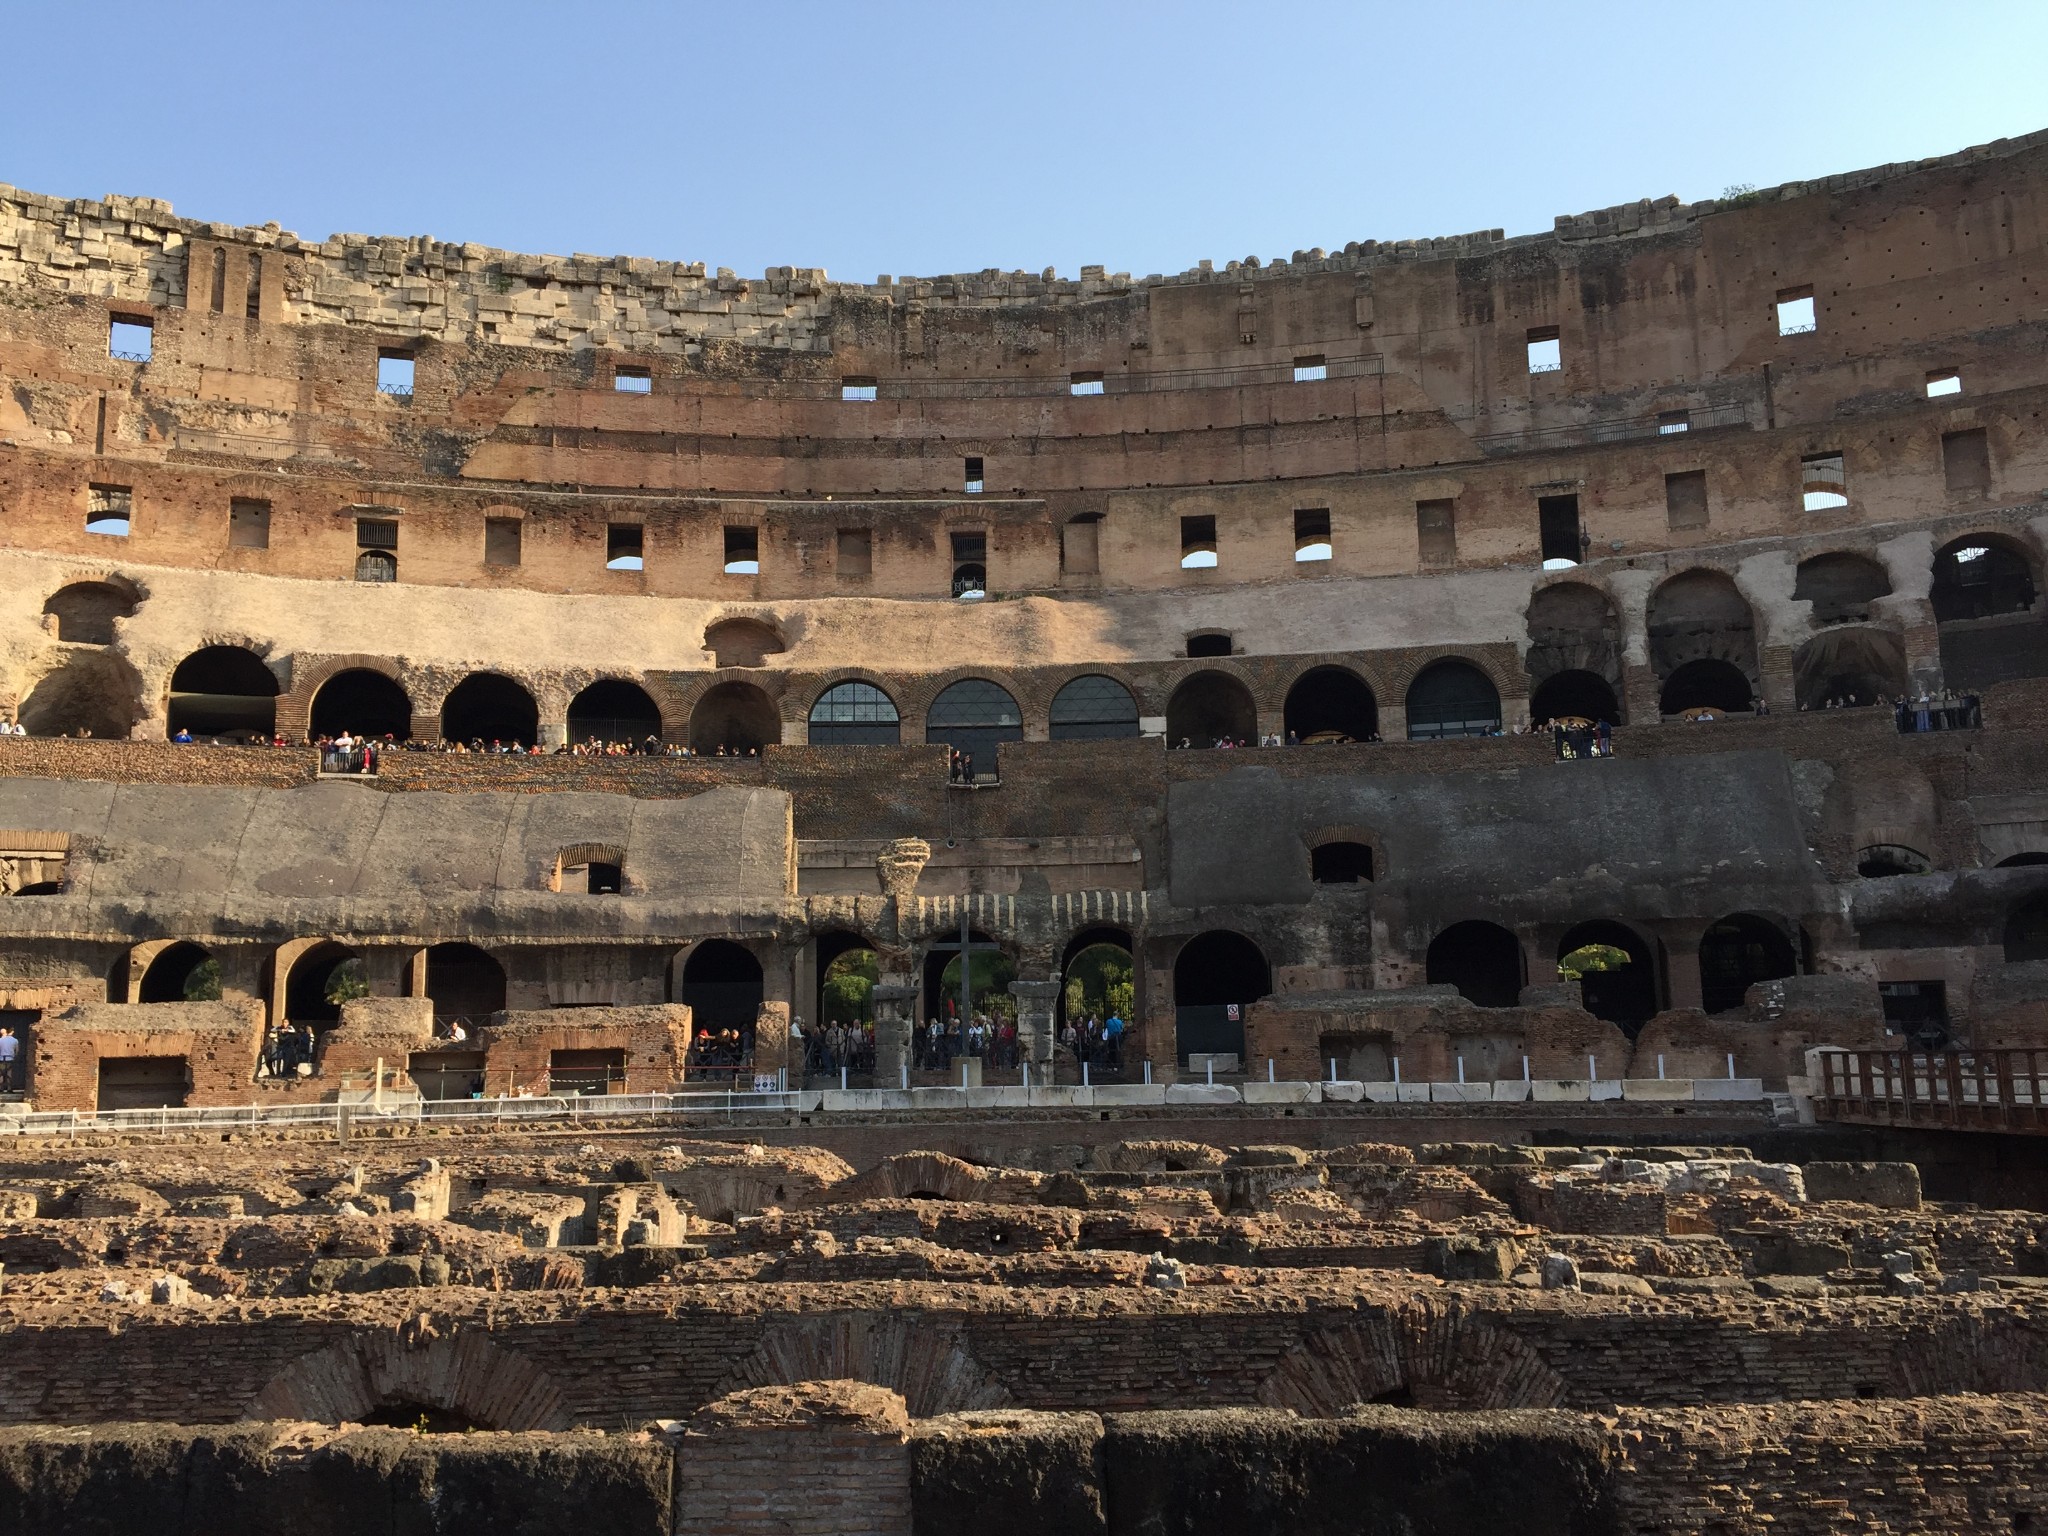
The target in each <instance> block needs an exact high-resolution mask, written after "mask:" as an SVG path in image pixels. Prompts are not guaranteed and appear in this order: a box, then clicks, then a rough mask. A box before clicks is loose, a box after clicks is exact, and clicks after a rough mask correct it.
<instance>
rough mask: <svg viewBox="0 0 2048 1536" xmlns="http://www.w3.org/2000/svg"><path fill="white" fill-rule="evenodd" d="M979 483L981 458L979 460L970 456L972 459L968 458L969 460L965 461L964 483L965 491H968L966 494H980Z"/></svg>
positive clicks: (980, 482)
mask: <svg viewBox="0 0 2048 1536" xmlns="http://www.w3.org/2000/svg"><path fill="white" fill-rule="evenodd" d="M981 484H982V467H981V460H980V459H979V458H972V459H969V460H968V461H967V483H966V490H967V493H968V495H970V496H978V495H980V494H981Z"/></svg>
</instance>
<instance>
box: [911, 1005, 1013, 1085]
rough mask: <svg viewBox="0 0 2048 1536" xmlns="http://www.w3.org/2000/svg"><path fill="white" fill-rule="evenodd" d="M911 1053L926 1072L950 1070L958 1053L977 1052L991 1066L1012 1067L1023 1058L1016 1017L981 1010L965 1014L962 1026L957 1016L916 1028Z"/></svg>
mask: <svg viewBox="0 0 2048 1536" xmlns="http://www.w3.org/2000/svg"><path fill="white" fill-rule="evenodd" d="M914 1054H915V1055H916V1058H917V1065H918V1067H919V1069H920V1070H922V1071H926V1072H945V1071H949V1070H951V1068H952V1065H953V1062H954V1060H955V1059H956V1058H957V1057H961V1056H979V1057H980V1058H981V1059H982V1061H983V1062H985V1063H986V1064H987V1065H989V1066H991V1067H1015V1066H1017V1065H1018V1064H1019V1063H1020V1062H1021V1061H1022V1060H1023V1058H1022V1057H1021V1056H1020V1055H1019V1054H1018V1050H1017V1021H1016V1020H1015V1019H1010V1018H996V1017H991V1016H990V1015H988V1014H986V1013H980V1012H976V1013H972V1014H970V1015H968V1018H967V1022H966V1024H965V1025H964V1026H963V1025H962V1024H961V1022H960V1020H959V1019H958V1018H957V1017H952V1018H945V1019H932V1020H930V1021H929V1022H928V1023H927V1024H926V1025H925V1026H924V1028H923V1029H921V1030H919V1031H918V1032H917V1041H916V1046H915V1052H914Z"/></svg>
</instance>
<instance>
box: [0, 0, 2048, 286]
mask: <svg viewBox="0 0 2048 1536" xmlns="http://www.w3.org/2000/svg"><path fill="white" fill-rule="evenodd" d="M5 41H6V46H7V51H8V54H9V56H10V57H9V67H8V70H7V83H6V85H5V87H4V88H0V181H5V182H11V183H13V184H15V185H18V186H23V187H28V188H31V189H33V190H35V191H39V192H48V193H53V194H56V195H59V196H67V197H68V196H84V197H99V196H102V195H104V194H106V193H109V192H122V193H135V194H144V195H149V196H155V197H162V198H168V199H169V200H170V201H171V202H172V203H174V204H175V205H176V207H177V210H178V211H179V212H180V213H182V214H185V215H187V216H190V217H195V218H203V219H217V220H223V221H227V222H232V223H246V224H257V223H262V222H265V221H267V220H272V219H275V220H276V221H278V222H279V223H281V224H282V225H284V226H285V228H287V229H291V230H296V231H297V232H298V233H299V234H301V235H303V236H306V237H308V238H315V239H317V238H320V237H323V236H325V235H327V234H329V233H331V232H334V231H339V230H349V231H358V232H362V233H369V234H385V235H411V234H428V235H433V236H436V237H438V238H441V239H446V240H474V241H478V242H481V243H484V244H489V245H498V246H505V247H509V248H512V249H515V250H523V251H536V252H554V253H568V252H572V251H588V252H594V253H596V254H599V255H605V256H609V255H614V254H618V253H621V252H625V253H630V254H633V255H642V256H655V257H662V258H667V259H675V260H685V261H705V262H708V263H710V264H711V265H712V266H714V267H717V266H727V267H731V268H733V269H735V270H736V271H738V272H740V273H741V274H743V275H751V274H756V273H759V272H760V271H761V270H762V268H763V267H764V266H769V265H785V264H792V265H800V266H823V267H825V268H827V269H828V270H829V271H830V272H831V274H832V275H833V276H834V277H837V278H842V279H847V280H857V281H866V280H869V279H872V278H873V277H874V275H875V274H876V273H877V272H892V273H896V274H899V275H900V274H913V273H937V272H955V271H973V270H978V269H980V268H983V267H1003V268H1015V267H1021V268H1026V269H1030V270H1034V271H1035V270H1037V269H1039V268H1042V267H1046V266H1054V267H1057V268H1058V269H1059V271H1060V272H1061V273H1062V274H1065V275H1069V276H1071V275H1073V274H1074V273H1075V272H1076V271H1077V270H1078V268H1079V267H1080V266H1081V264H1082V263H1084V262H1101V263H1103V264H1105V265H1106V266H1108V267H1109V268H1110V270H1112V271H1117V270H1126V271H1130V272H1132V273H1135V274H1137V275H1139V276H1143V275H1144V274H1146V273H1148V272H1177V271H1180V270H1182V269H1184V268H1187V267H1191V266H1193V265H1194V264H1195V263H1196V261H1197V260H1199V259H1201V258H1203V257H1209V258H1212V259H1214V260H1215V261H1216V262H1217V263H1218V264H1219V265H1220V264H1222V263H1223V262H1225V261H1228V260H1231V259H1233V258H1237V257H1243V256H1249V255H1257V256H1259V257H1261V258H1266V259H1270V258H1271V257H1273V256H1276V255H1277V256H1285V255H1287V254H1289V253H1290V252H1292V251H1294V250H1295V249H1297V248H1307V247H1309V246H1315V245H1321V246H1325V247H1329V248H1333V249H1334V248H1338V247H1341V246H1342V245H1343V244H1344V243H1345V242H1346V241H1347V240H1362V239H1383V240H1385V239H1400V238H1405V237H1411V236H1427V235H1442V234H1457V233H1462V232H1464V231H1467V230H1474V229H1488V228H1494V227H1500V228H1505V229H1506V230H1507V231H1508V232H1509V233H1511V234H1516V233H1528V232H1531V231H1536V230H1543V229H1548V228H1549V227H1550V224H1551V220H1552V218H1553V217H1554V216H1555V215H1557V214H1560V213H1576V212H1581V211H1584V210H1586V209H1589V208H1597V207H1604V206H1607V205H1608V204H1611V203H1618V202H1625V201H1629V200H1632V199H1634V198H1638V197H1658V196H1662V195H1664V194H1665V193H1676V194H1677V195H1678V196H1680V197H1682V198H1687V199H1691V198H1698V197H1708V196H1715V195H1718V194H1719V193H1720V192H1721V191H1722V189H1723V188H1725V187H1726V186H1728V185H1730V184H1731V183H1752V184H1755V185H1758V186H1768V185H1771V184H1773V183H1776V182H1780V181H1787V180H1793V179H1798V178H1804V177H1811V176H1819V175H1825V174H1827V173H1829V172H1833V171H1843V170H1851V169H1855V168H1858V167H1862V166H1867V165H1877V164H1882V163H1884V162H1886V161H1892V160H1907V159H1914V158H1918V157H1922V156H1927V155H1938V154H1946V153H1948V152H1949V151H1952V150H1956V149H1960V148H1962V147H1963V146H1965V145H1968V144H1975V143H1981V142H1984V141H1986V140H1989V139H1994V138H1999V137H2003V136H2008V135H2014V134H2020V133H2026V132H2029V131H2031V130H2033V129H2036V128H2041V127H2048V0H1948V3H1946V4H1935V3H1933V0H1921V3H1917V4H1903V3H1897V0H1869V3H1861V4H1823V3H1802V0H1776V3H1771V4H1760V3H1754V0H1708V3H1704V4H1702V3H1693V4H1658V3H1656V0H1630V3H1625V4H1619V3H1606V0H1602V3H1586V4H1578V5H1562V4H1545V3H1540V0H1521V3H1499V0H1467V3H1464V4H1458V5H1449V4H1432V3H1429V0H1405V3H1402V4H1398V5H1392V4H1377V3H1365V0H1357V3H1353V4H1349V5H1344V4H1322V3H1316V4H1310V3H1288V0H1264V3H1260V0H1236V3H1232V4H1214V3H1209V0H1185V3H1180V4H1168V3H1159V0H1098V3H1095V4H1072V3H1066V0H1037V3H1009V4H998V5H989V4H972V3H967V0H961V3H958V4H952V5H940V4H932V3H914V0H889V3H882V0H878V3H874V4H859V3H854V0H847V3H844V4H825V3H814V0H783V3H780V4H775V5H759V4H756V5H747V4H737V3H726V4H721V5H717V6H709V5H697V4H684V3H670V4H657V3H637V0H606V3H596V4H579V3H576V0H558V3H556V4H552V5H546V6H542V5H530V4H525V3H521V0H495V3H491V4H452V3H450V4H435V3H432V0H413V3H387V0H356V3H352V4H348V5H339V4H336V5H313V4H296V3H292V0H270V3H268V4H260V5H259V4H227V3H208V0H191V3H188V4H184V5H167V4H164V3H163V0H152V3H149V4H138V3H130V0H99V3H94V4H89V5H88V4H79V3H57V0H42V3H39V4H33V5H32V4H30V3H28V0H17V4H15V5H14V6H11V7H9V14H8V17H7V20H6V23H5Z"/></svg>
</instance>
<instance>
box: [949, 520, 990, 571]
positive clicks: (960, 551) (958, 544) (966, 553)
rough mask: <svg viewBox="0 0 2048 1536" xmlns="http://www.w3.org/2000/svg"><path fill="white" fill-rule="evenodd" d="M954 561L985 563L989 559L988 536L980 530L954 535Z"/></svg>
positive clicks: (975, 529)
mask: <svg viewBox="0 0 2048 1536" xmlns="http://www.w3.org/2000/svg"><path fill="white" fill-rule="evenodd" d="M953 559H954V561H955V563H958V562H959V561H962V560H975V561H983V560H986V559H988V535H987V534H986V533H984V532H982V531H981V530H980V529H979V528H974V529H970V530H968V531H966V532H956V533H955V534H954V535H953Z"/></svg>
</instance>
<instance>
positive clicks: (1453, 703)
mask: <svg viewBox="0 0 2048 1536" xmlns="http://www.w3.org/2000/svg"><path fill="white" fill-rule="evenodd" d="M1499 731H1500V690H1499V689H1497V688H1495V687H1494V686H1493V680H1492V679H1491V678H1489V677H1488V676H1487V675H1486V674H1485V673H1484V672H1482V671H1480V670H1479V669H1478V668H1477V667H1475V666H1473V665H1472V664H1471V663H1470V662H1469V661H1439V662H1434V663H1432V664H1431V665H1429V666H1427V667H1424V668H1423V669H1422V673H1421V675H1420V676H1419V677H1417V678H1416V679H1415V681H1414V682H1413V683H1411V684H1410V685H1409V687H1408V739H1409V740H1410V741H1435V740H1440V739H1442V738H1445V737H1450V736H1493V735H1497V734H1498V733H1499Z"/></svg>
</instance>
